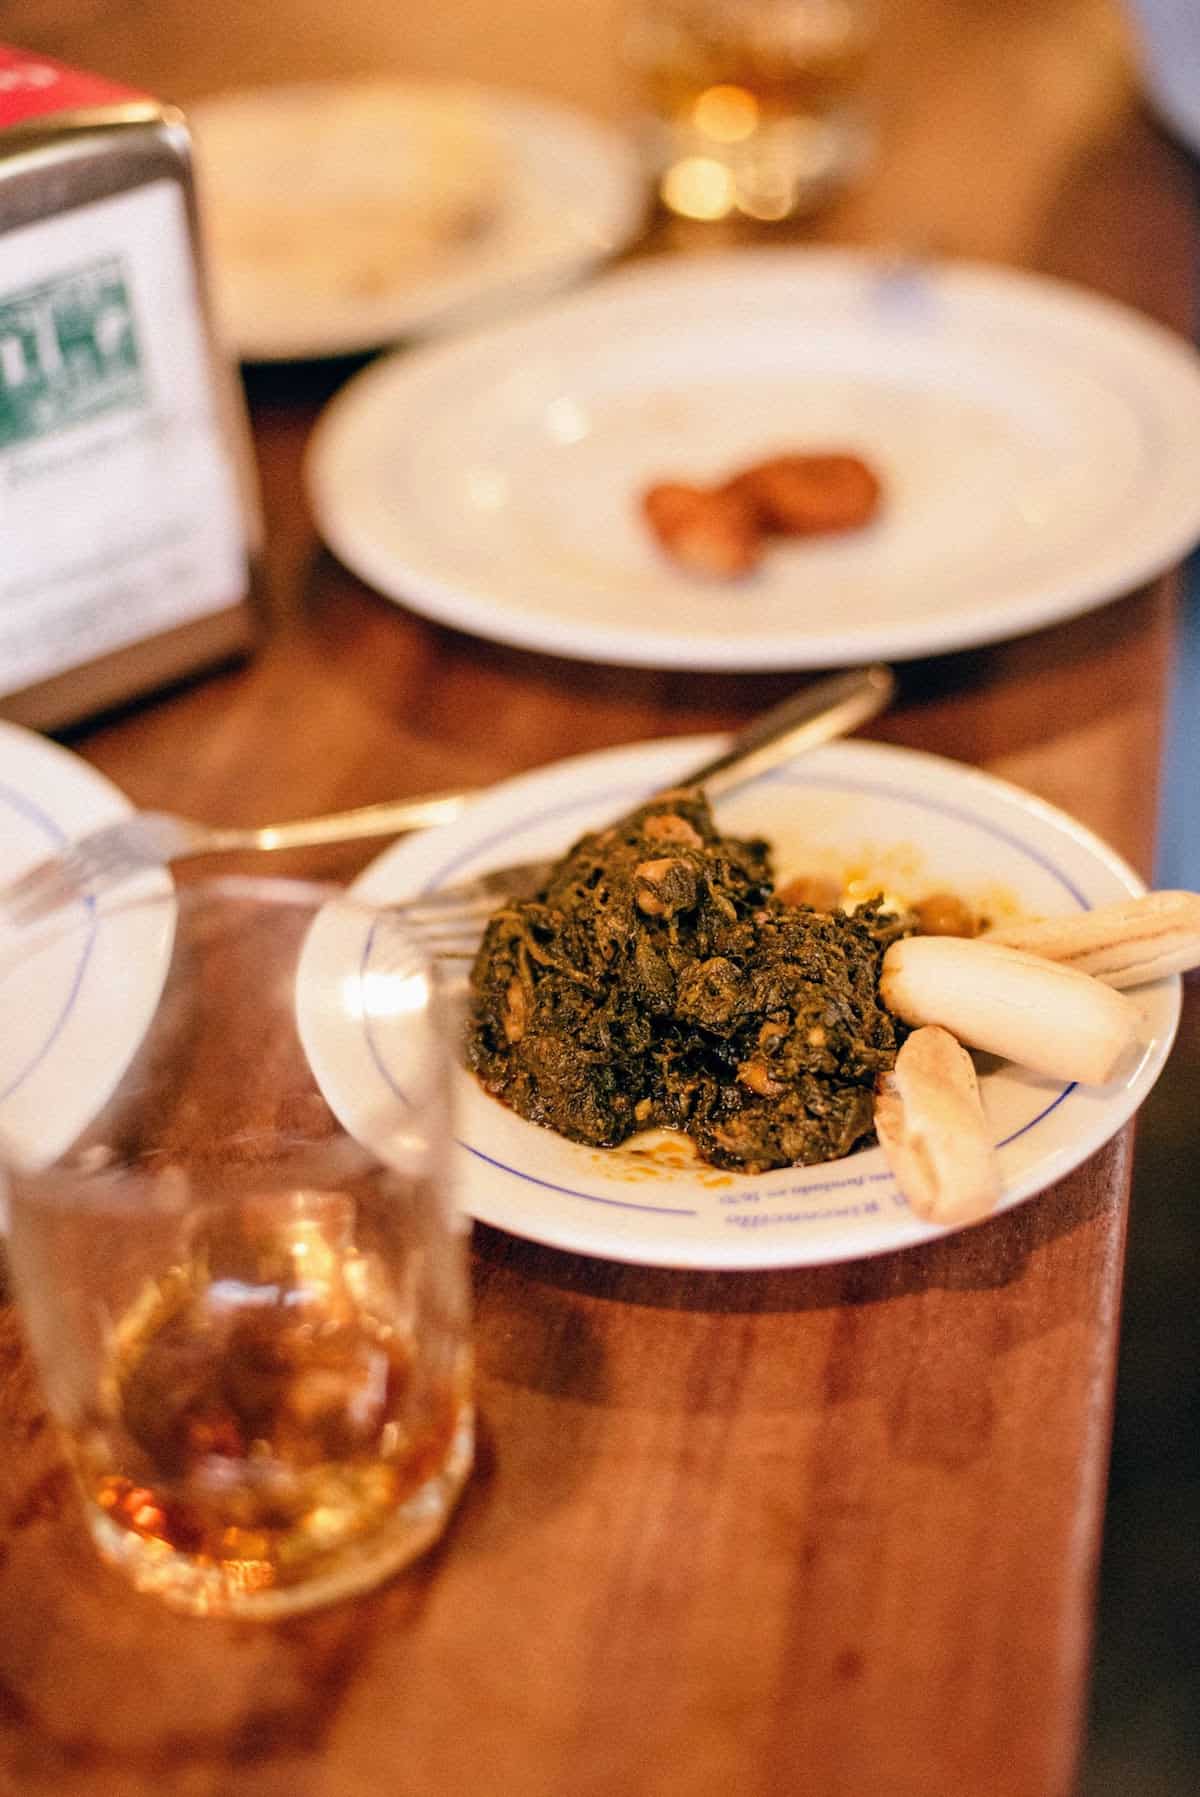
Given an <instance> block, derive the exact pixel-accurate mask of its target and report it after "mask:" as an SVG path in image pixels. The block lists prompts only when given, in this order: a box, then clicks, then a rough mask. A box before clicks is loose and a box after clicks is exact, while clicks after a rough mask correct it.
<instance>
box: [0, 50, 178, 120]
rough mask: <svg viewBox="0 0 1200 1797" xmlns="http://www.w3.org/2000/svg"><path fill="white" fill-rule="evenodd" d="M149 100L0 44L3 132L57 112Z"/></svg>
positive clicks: (96, 77)
mask: <svg viewBox="0 0 1200 1797" xmlns="http://www.w3.org/2000/svg"><path fill="white" fill-rule="evenodd" d="M145 98H146V95H145V94H139V93H137V92H136V91H135V90H134V89H133V88H131V87H121V86H119V85H118V83H117V82H115V81H106V80H105V79H104V77H103V76H102V75H86V74H84V73H83V72H82V71H81V70H79V69H69V68H67V67H66V65H65V64H64V63H61V62H55V61H54V58H53V57H51V56H40V55H38V54H37V52H36V51H33V50H13V49H10V48H9V47H8V46H7V45H6V44H0V131H3V130H4V128H5V127H6V126H7V125H21V124H24V123H25V121H26V120H27V119H36V118H43V117H47V116H49V115H50V114H52V113H55V112H75V111H77V110H79V109H85V108H87V107H90V106H114V105H119V104H120V103H121V101H123V100H144V99H145Z"/></svg>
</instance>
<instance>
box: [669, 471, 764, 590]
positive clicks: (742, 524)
mask: <svg viewBox="0 0 1200 1797" xmlns="http://www.w3.org/2000/svg"><path fill="white" fill-rule="evenodd" d="M642 513H643V515H644V517H645V519H646V522H647V524H648V525H649V526H650V529H651V531H652V532H653V533H654V536H655V537H656V538H657V540H658V542H659V544H660V545H661V547H662V548H663V549H664V550H665V551H666V553H667V554H668V555H669V556H670V557H671V558H672V560H673V561H676V562H678V563H679V565H680V567H681V568H686V569H687V570H688V572H689V573H691V574H703V575H705V576H706V577H707V578H708V579H711V580H732V579H735V578H736V577H737V576H738V575H740V574H749V573H750V571H751V570H752V569H753V568H755V567H757V566H758V562H759V558H760V556H761V554H762V541H761V537H760V533H759V528H758V522H757V518H756V516H755V512H754V509H753V507H752V506H751V504H750V502H749V501H748V500H747V499H745V498H743V497H742V496H741V495H740V494H738V493H734V492H731V491H730V490H729V489H727V488H704V487H690V486H687V485H685V484H684V483H683V482H682V481H660V482H659V483H658V484H657V485H656V486H653V487H647V489H646V491H645V492H644V493H643V494H642Z"/></svg>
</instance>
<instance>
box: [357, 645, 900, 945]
mask: <svg viewBox="0 0 1200 1797" xmlns="http://www.w3.org/2000/svg"><path fill="white" fill-rule="evenodd" d="M895 690H896V681H895V676H894V675H893V674H892V672H891V670H890V668H886V667H883V666H879V665H876V666H872V667H866V668H855V669H853V670H852V671H851V672H850V673H848V674H835V675H833V676H832V677H831V678H830V679H827V680H818V681H816V682H815V683H814V684H813V685H812V686H807V687H805V688H804V690H803V692H800V693H795V694H793V695H792V697H791V698H790V699H784V700H783V702H782V703H781V704H779V705H775V706H772V708H771V709H770V710H769V711H766V712H764V713H763V714H762V715H761V716H760V717H757V718H755V719H754V721H753V722H752V723H750V724H748V725H747V726H746V728H745V729H744V730H741V731H739V732H738V734H737V735H736V736H735V737H734V739H733V741H732V742H731V743H730V745H729V747H728V748H727V749H725V750H723V751H722V753H721V754H720V755H717V756H715V757H714V758H713V759H712V760H709V761H706V762H704V763H702V764H701V766H700V767H697V768H693V769H691V770H690V772H688V773H686V774H684V775H682V776H681V777H680V778H679V779H678V780H675V781H673V782H672V788H674V787H677V786H703V787H704V788H705V790H706V792H708V793H709V794H710V795H713V794H719V793H721V792H725V791H728V789H729V788H730V787H731V786H733V785H735V784H737V783H738V782H739V781H741V780H744V779H746V778H747V777H748V776H749V775H751V774H755V773H762V772H764V771H765V770H766V769H767V768H771V767H777V766H778V765H779V764H780V762H783V761H787V760H790V758H791V757H792V756H793V755H796V754H798V753H800V751H802V750H804V749H811V748H815V747H816V745H817V744H818V743H823V742H829V741H830V740H831V739H832V738H834V737H837V736H845V735H847V734H848V733H849V732H850V731H851V730H856V729H857V728H858V727H859V725H860V724H865V723H867V722H868V721H869V720H870V719H871V718H873V717H876V716H878V714H879V713H880V712H881V711H882V710H883V709H884V707H885V706H886V705H887V704H888V703H889V702H890V700H891V698H892V696H893V694H894V693H895ZM553 865H554V863H553V862H552V861H523V862H518V863H516V864H515V865H513V866H511V867H500V868H489V869H487V870H486V871H485V872H483V873H481V874H475V875H473V876H472V877H471V878H470V879H467V880H461V881H458V882H456V883H455V884H454V885H451V886H443V887H438V888H436V889H435V890H432V891H430V892H423V893H420V894H418V895H417V896H416V897H414V898H410V899H401V900H400V901H399V902H398V903H397V904H395V905H394V906H392V909H393V910H394V911H396V912H398V913H400V914H402V915H403V917H404V921H405V924H406V925H407V926H408V927H409V929H410V930H411V931H412V933H413V934H414V935H416V936H417V937H418V938H419V939H420V941H421V942H422V943H423V944H424V946H425V947H426V949H427V950H429V951H430V952H431V953H432V954H434V955H435V956H436V957H437V958H438V959H439V960H443V961H464V960H470V959H471V958H472V957H473V956H474V954H475V951H476V949H477V948H478V946H479V939H480V936H481V934H482V931H483V926H484V924H485V923H486V922H487V920H488V918H489V917H490V916H491V915H492V913H493V912H494V911H495V910H496V908H497V906H498V905H499V904H502V903H503V902H504V901H505V900H506V899H523V898H531V897H532V896H533V894H534V893H535V892H536V891H537V890H538V888H539V887H540V886H541V885H542V884H543V882H544V881H545V879H546V876H547V875H548V873H549V871H550V869H551V867H552V866H553Z"/></svg>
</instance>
